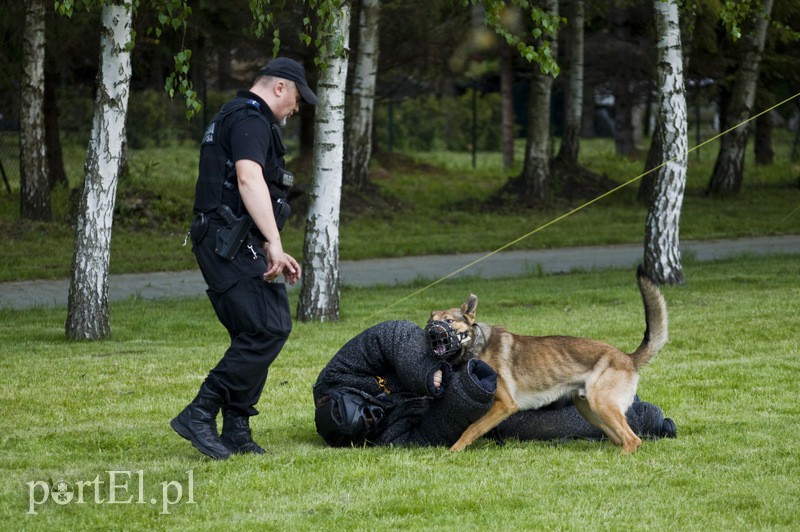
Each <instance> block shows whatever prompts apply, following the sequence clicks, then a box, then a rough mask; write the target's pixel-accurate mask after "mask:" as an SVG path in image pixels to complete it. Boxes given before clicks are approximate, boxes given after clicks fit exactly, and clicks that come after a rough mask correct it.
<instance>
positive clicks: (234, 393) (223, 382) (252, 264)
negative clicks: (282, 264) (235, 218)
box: [192, 218, 292, 416]
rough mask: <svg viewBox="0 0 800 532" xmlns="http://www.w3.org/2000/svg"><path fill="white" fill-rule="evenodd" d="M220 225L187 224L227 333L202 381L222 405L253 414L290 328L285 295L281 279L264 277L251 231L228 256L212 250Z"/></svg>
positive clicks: (263, 262) (264, 266)
mask: <svg viewBox="0 0 800 532" xmlns="http://www.w3.org/2000/svg"><path fill="white" fill-rule="evenodd" d="M203 225H205V228H203V227H202V226H203ZM223 226H224V223H223V222H222V221H217V220H216V219H215V218H212V219H211V220H210V221H209V220H208V219H203V220H198V219H196V220H195V222H194V223H193V224H192V243H193V247H192V251H193V252H194V254H195V257H196V258H197V263H198V265H199V266H200V271H201V272H202V273H203V278H204V279H205V281H206V284H207V285H208V289H207V290H206V293H207V294H208V298H209V299H210V300H211V304H212V305H213V307H214V311H215V312H216V314H217V318H219V321H220V323H222V325H224V326H225V328H226V329H227V330H228V334H229V335H230V338H231V345H230V347H229V348H228V349H227V351H225V354H224V356H223V357H222V359H221V360H220V361H219V362H218V363H217V365H216V367H214V369H212V370H211V372H209V374H208V377H207V378H206V382H207V383H208V384H209V385H210V386H211V387H212V388H213V389H214V390H216V391H218V393H220V394H221V395H222V396H223V397H224V405H223V406H224V407H226V408H229V409H231V410H233V411H234V412H236V413H238V414H240V415H243V416H254V415H256V414H258V411H257V410H256V409H255V408H254V405H255V404H256V403H258V399H259V397H260V396H261V391H262V390H263V388H264V383H265V382H266V380H267V373H268V370H269V366H270V365H271V364H272V362H273V361H274V360H275V359H276V358H277V356H278V354H279V353H280V352H281V349H282V348H283V345H284V343H286V339H287V338H288V337H289V333H290V332H291V330H292V320H291V313H290V310H289V300H288V297H287V294H286V286H285V285H284V284H283V283H281V282H270V283H267V282H264V280H263V278H262V275H263V274H264V272H266V271H267V259H266V256H265V255H264V250H263V247H262V244H261V242H259V241H258V239H256V238H255V237H253V236H250V237H248V239H246V240H245V242H244V243H243V244H242V247H241V248H240V249H239V252H238V253H237V255H236V257H234V259H233V260H232V261H229V260H227V259H225V258H223V257H220V256H219V255H217V254H216V253H215V252H214V248H215V244H216V233H217V230H218V229H219V228H221V227H223Z"/></svg>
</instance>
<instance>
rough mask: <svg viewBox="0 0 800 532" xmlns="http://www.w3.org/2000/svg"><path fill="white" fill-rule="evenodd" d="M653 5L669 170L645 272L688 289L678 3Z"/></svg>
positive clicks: (657, 199)
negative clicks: (683, 236) (683, 225)
mask: <svg viewBox="0 0 800 532" xmlns="http://www.w3.org/2000/svg"><path fill="white" fill-rule="evenodd" d="M653 5H654V7H655V26H656V39H657V40H658V42H657V45H656V49H657V54H658V64H657V67H656V72H657V77H658V101H657V103H656V126H655V127H656V132H655V133H654V135H653V138H654V140H655V139H658V140H659V141H660V144H659V145H658V146H657V148H658V153H659V155H660V157H659V158H660V163H662V162H663V163H665V164H664V166H662V167H660V168H659V169H658V170H657V171H656V172H657V173H656V176H655V180H654V186H653V190H652V195H651V197H650V202H649V206H648V211H647V220H646V223H645V242H644V268H645V271H646V272H647V274H648V275H649V276H650V278H651V279H653V280H654V281H655V282H656V283H659V284H665V283H666V284H683V282H684V276H683V267H682V265H681V253H680V242H679V229H680V216H681V207H682V205H683V192H684V189H685V188H686V165H687V160H688V153H689V151H688V146H689V139H688V124H687V121H686V89H685V85H684V77H683V58H682V52H681V35H680V26H679V21H678V6H677V3H676V0H668V1H666V2H665V1H663V0H654V2H653ZM651 153H652V151H651ZM660 163H659V164H660Z"/></svg>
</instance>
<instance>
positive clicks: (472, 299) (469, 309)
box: [461, 294, 478, 323]
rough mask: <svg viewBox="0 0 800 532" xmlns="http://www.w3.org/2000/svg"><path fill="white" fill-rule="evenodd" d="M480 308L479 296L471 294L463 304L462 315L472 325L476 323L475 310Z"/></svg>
mask: <svg viewBox="0 0 800 532" xmlns="http://www.w3.org/2000/svg"><path fill="white" fill-rule="evenodd" d="M477 308H478V296H476V295H475V294H470V295H469V297H468V298H467V299H465V300H464V302H463V303H462V304H461V313H462V314H463V315H464V317H465V318H467V320H468V321H469V322H470V323H474V322H475V309H477Z"/></svg>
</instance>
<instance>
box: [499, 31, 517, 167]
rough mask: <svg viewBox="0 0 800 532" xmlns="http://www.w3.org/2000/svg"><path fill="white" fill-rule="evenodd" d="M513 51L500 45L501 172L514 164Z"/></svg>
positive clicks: (505, 44) (506, 45)
mask: <svg viewBox="0 0 800 532" xmlns="http://www.w3.org/2000/svg"><path fill="white" fill-rule="evenodd" d="M513 54H514V49H512V48H511V46H510V45H509V44H507V43H505V42H501V43H500V112H501V121H502V124H501V130H502V135H503V170H508V169H509V168H511V166H512V165H513V164H514V63H513Z"/></svg>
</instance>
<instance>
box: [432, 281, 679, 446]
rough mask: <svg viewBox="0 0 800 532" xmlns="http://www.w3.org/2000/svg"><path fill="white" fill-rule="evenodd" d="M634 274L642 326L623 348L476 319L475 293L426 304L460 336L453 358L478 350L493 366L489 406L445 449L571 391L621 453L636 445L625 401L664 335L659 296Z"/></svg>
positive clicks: (652, 286) (583, 412) (663, 310)
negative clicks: (638, 337) (456, 301)
mask: <svg viewBox="0 0 800 532" xmlns="http://www.w3.org/2000/svg"><path fill="white" fill-rule="evenodd" d="M637 280H638V284H639V291H640V292H641V294H642V300H643V301H644V311H645V323H646V326H647V328H646V329H645V332H644V339H643V340H642V343H641V344H640V345H639V347H637V348H636V350H635V351H634V352H633V353H631V354H626V353H623V352H622V351H620V350H619V349H617V348H615V347H612V346H610V345H608V344H605V343H603V342H600V341H598V340H592V339H590V338H576V337H570V336H523V335H519V334H513V333H510V332H508V331H507V330H506V329H504V328H503V327H498V326H490V325H487V324H484V323H478V322H476V320H475V309H476V308H477V306H478V298H477V297H476V296H475V295H470V296H469V297H468V298H467V299H466V300H465V301H464V303H463V304H462V305H461V307H460V308H452V309H449V310H436V311H433V312H432V313H431V317H430V320H431V321H434V320H441V321H445V322H447V323H449V324H450V325H451V326H452V327H453V328H454V329H455V330H456V332H457V333H459V334H461V337H462V338H463V339H462V340H461V346H462V347H461V353H460V354H459V355H458V356H459V358H460V360H457V361H456V364H455V365H458V364H459V363H463V362H465V361H466V360H467V359H469V358H480V359H481V360H483V361H484V362H486V363H487V364H489V366H490V367H491V368H492V369H494V371H495V372H496V373H497V391H496V393H495V400H494V403H493V404H492V406H491V408H490V409H489V410H488V411H487V412H486V414H484V415H483V416H482V417H481V418H480V419H478V420H477V421H476V422H474V423H473V424H472V425H470V426H469V427H467V429H466V430H465V431H464V433H463V434H462V435H461V438H460V439H459V440H458V441H457V442H456V443H455V444H454V445H453V446H452V447H451V448H450V450H451V451H461V450H463V449H464V448H466V447H467V446H469V445H470V444H472V443H473V442H474V441H475V440H477V439H478V438H480V437H481V436H483V435H484V434H486V433H487V432H489V431H490V430H492V429H493V428H494V427H496V426H497V425H498V424H500V423H501V422H502V421H503V420H505V419H506V418H508V417H509V416H510V415H512V414H514V413H515V412H518V411H520V410H532V409H536V408H540V407H542V406H545V405H547V404H549V403H552V402H553V401H555V400H556V399H559V398H561V397H563V396H567V395H571V396H572V399H573V401H574V403H575V406H577V408H578V411H579V412H580V413H581V415H583V417H584V418H586V420H587V421H589V423H591V424H592V425H594V426H595V427H597V428H598V429H600V430H602V431H603V432H604V433H605V434H606V436H608V439H609V440H611V442H612V443H614V444H615V445H619V446H621V447H622V453H623V454H630V453H632V452H634V451H636V449H638V448H639V446H640V445H641V444H642V440H641V439H639V437H638V436H637V435H636V434H635V433H634V432H633V431H632V430H631V427H630V425H628V421H627V420H626V419H625V412H626V411H627V410H628V408H629V407H630V406H631V404H632V403H633V399H634V395H635V394H636V386H637V384H638V381H639V373H638V372H639V370H640V369H641V368H642V367H643V366H644V365H645V364H647V363H648V362H649V361H650V359H651V358H653V357H654V356H655V355H656V354H657V353H658V352H659V351H660V350H661V348H662V347H664V344H666V343H667V306H666V303H665V302H664V297H663V296H662V295H661V292H660V291H659V289H658V287H657V286H656V285H655V283H653V281H652V280H650V279H649V278H648V277H647V276H646V274H645V273H644V269H643V268H642V266H639V269H638V271H637Z"/></svg>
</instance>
